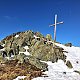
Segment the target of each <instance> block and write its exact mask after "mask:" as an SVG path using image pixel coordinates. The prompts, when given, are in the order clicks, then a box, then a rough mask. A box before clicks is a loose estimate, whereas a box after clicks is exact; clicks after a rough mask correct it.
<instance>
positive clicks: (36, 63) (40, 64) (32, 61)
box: [29, 57, 48, 71]
mask: <svg viewBox="0 0 80 80" xmlns="http://www.w3.org/2000/svg"><path fill="white" fill-rule="evenodd" d="M29 62H30V64H32V65H34V66H36V67H37V68H39V69H41V70H43V71H46V70H48V68H47V67H48V65H47V64H46V63H43V62H41V61H40V60H39V59H37V58H35V57H30V58H29Z"/></svg>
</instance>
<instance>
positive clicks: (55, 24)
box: [49, 15, 63, 42]
mask: <svg viewBox="0 0 80 80" xmlns="http://www.w3.org/2000/svg"><path fill="white" fill-rule="evenodd" d="M57 24H63V21H62V22H57V15H55V23H54V24H52V25H49V26H54V42H56V26H57Z"/></svg>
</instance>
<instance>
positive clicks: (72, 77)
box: [33, 43, 80, 80]
mask: <svg viewBox="0 0 80 80" xmlns="http://www.w3.org/2000/svg"><path fill="white" fill-rule="evenodd" d="M55 45H57V46H59V47H62V48H63V49H64V50H65V51H67V52H68V53H64V54H65V55H66V56H67V60H69V61H70V62H71V64H72V66H73V68H72V69H69V68H68V67H67V66H66V65H65V63H64V62H63V61H62V60H58V62H57V63H52V62H46V63H47V64H48V71H46V72H45V73H46V74H47V76H48V77H38V78H34V79H33V80H80V75H79V74H78V73H76V72H74V70H78V71H80V48H79V47H74V46H72V47H66V46H64V45H62V44H59V43H55Z"/></svg>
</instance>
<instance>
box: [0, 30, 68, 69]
mask: <svg viewBox="0 0 80 80" xmlns="http://www.w3.org/2000/svg"><path fill="white" fill-rule="evenodd" d="M50 41H51V42H50ZM0 44H5V45H4V48H5V49H4V51H5V52H6V53H7V54H6V55H7V57H9V59H18V60H19V63H23V62H24V61H29V62H30V63H31V64H32V65H35V66H36V67H37V68H39V69H42V70H47V64H45V63H42V62H41V61H40V60H42V61H52V62H53V63H54V62H57V61H58V59H61V60H63V61H64V62H66V56H65V55H64V53H63V48H61V47H58V46H55V47H53V41H52V37H51V35H50V34H48V35H46V37H44V36H43V35H42V34H41V33H39V32H35V33H34V32H32V31H30V30H29V31H25V32H18V33H14V34H12V35H10V36H7V37H6V38H5V39H3V40H2V41H1V43H0ZM25 46H28V47H29V49H28V50H27V51H28V52H29V53H30V56H27V55H25V54H24V52H25V51H26V49H25V48H24V47H25ZM19 52H23V53H21V54H19ZM0 54H1V51H0ZM11 55H14V57H13V58H11ZM1 57H2V58H1V60H3V56H1ZM4 59H5V60H7V59H6V57H4ZM9 59H8V60H9Z"/></svg>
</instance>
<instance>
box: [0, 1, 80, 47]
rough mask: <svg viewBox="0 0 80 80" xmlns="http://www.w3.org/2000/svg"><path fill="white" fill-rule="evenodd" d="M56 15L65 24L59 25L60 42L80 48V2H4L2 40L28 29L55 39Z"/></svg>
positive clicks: (0, 7)
mask: <svg viewBox="0 0 80 80" xmlns="http://www.w3.org/2000/svg"><path fill="white" fill-rule="evenodd" d="M55 14H57V15H58V21H64V24H60V25H57V41H58V42H61V43H67V42H72V43H73V45H76V46H80V0H0V39H3V38H4V37H6V36H7V35H10V34H12V33H14V32H19V31H26V30H33V31H35V32H36V31H39V32H41V33H42V34H44V35H46V34H51V35H52V37H53V36H54V35H53V30H54V27H49V24H53V23H54V15H55ZM58 21H57V22H58Z"/></svg>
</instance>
